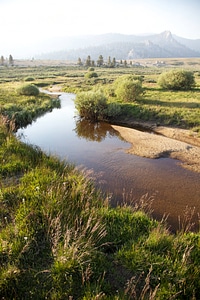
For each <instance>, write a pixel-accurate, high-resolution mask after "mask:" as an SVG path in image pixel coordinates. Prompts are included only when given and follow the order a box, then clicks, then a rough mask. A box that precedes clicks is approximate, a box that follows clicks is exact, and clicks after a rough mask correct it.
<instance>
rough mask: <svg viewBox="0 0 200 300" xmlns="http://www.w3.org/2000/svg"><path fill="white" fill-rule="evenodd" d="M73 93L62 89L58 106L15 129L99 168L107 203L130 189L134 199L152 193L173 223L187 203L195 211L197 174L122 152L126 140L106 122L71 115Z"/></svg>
mask: <svg viewBox="0 0 200 300" xmlns="http://www.w3.org/2000/svg"><path fill="white" fill-rule="evenodd" d="M73 99H74V95H73V94H65V93H63V94H62V95H61V96H60V100H61V109H54V110H53V111H52V112H51V113H47V114H46V115H44V116H43V117H41V118H38V119H37V120H36V122H34V123H33V124H32V125H30V126H28V127H27V128H22V129H20V130H18V133H17V134H18V135H20V134H23V135H21V136H22V137H23V138H24V141H25V142H29V143H31V144H34V145H37V146H39V147H40V148H41V149H42V150H43V151H45V152H47V153H48V154H49V153H50V154H55V155H57V156H58V157H60V158H61V159H66V160H67V161H70V162H72V163H75V164H76V165H82V166H84V167H86V168H87V169H89V170H90V169H92V170H93V171H94V173H95V174H101V175H102V176H101V180H97V182H96V183H97V186H98V187H100V188H101V189H102V190H103V191H104V192H105V193H108V194H112V195H113V196H112V199H111V200H112V203H113V205H115V204H116V203H120V202H122V201H124V199H125V200H126V201H127V200H128V199H130V195H131V198H133V199H134V200H138V199H140V198H141V197H142V196H143V195H144V194H148V195H149V196H150V197H152V196H153V197H154V203H153V209H154V216H156V217H160V218H161V217H162V215H163V214H164V213H166V214H170V217H169V220H170V223H171V224H177V222H178V216H179V215H181V214H182V213H183V212H184V210H185V207H186V206H187V205H188V206H191V207H194V206H195V207H196V212H200V201H199V200H200V185H199V182H200V175H199V174H196V173H193V172H191V171H188V170H186V169H183V168H182V167H180V166H179V165H178V162H177V161H176V160H172V159H168V158H162V159H157V160H153V159H149V158H141V157H139V156H135V155H131V154H127V153H126V149H128V148H129V147H130V144H129V143H127V142H125V141H124V140H123V139H121V138H120V136H119V134H118V133H117V132H116V131H115V130H114V129H113V128H112V127H111V126H110V125H109V124H107V123H101V122H100V123H92V122H89V121H86V120H83V119H82V120H81V119H79V118H78V117H77V116H76V117H75V115H76V113H75V107H74V101H73ZM124 191H125V192H124ZM127 198H128V199H127Z"/></svg>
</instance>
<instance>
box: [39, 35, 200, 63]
mask: <svg viewBox="0 0 200 300" xmlns="http://www.w3.org/2000/svg"><path fill="white" fill-rule="evenodd" d="M55 44H56V47H54V49H55V50H53V51H51V52H47V53H43V54H41V55H37V56H36V58H39V59H54V60H56V59H66V60H72V61H74V60H77V59H78V58H79V57H80V58H81V59H83V60H84V59H86V58H87V56H88V55H90V56H91V59H94V60H97V59H98V57H99V55H100V54H101V55H102V56H103V57H104V58H105V59H107V58H108V57H109V56H110V57H115V58H116V59H122V60H125V59H138V58H172V57H177V58H178V57H179V58H181V57H182V58H183V57H200V39H197V40H190V39H186V38H182V37H179V36H176V35H173V34H172V33H171V32H170V31H164V32H161V33H160V34H151V35H125V34H120V33H106V34H101V35H85V36H75V37H65V38H62V39H61V38H60V39H57V43H55V40H54V45H55ZM49 48H52V47H49ZM59 48H60V50H59Z"/></svg>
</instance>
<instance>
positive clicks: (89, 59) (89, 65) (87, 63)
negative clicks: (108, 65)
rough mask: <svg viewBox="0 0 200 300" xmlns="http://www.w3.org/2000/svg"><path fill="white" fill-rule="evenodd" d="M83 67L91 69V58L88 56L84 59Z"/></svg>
mask: <svg viewBox="0 0 200 300" xmlns="http://www.w3.org/2000/svg"><path fill="white" fill-rule="evenodd" d="M85 66H86V67H91V57H90V55H88V57H87V59H86V62H85Z"/></svg>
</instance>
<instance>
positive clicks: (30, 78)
mask: <svg viewBox="0 0 200 300" xmlns="http://www.w3.org/2000/svg"><path fill="white" fill-rule="evenodd" d="M34 80H35V78H33V77H26V78H24V81H34Z"/></svg>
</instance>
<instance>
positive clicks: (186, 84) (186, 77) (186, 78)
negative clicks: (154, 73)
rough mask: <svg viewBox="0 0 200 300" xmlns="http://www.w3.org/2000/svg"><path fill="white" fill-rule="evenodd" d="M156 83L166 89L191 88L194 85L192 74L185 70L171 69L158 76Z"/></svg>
mask: <svg viewBox="0 0 200 300" xmlns="http://www.w3.org/2000/svg"><path fill="white" fill-rule="evenodd" d="M158 84H159V85H160V86H161V87H162V88H163V89H168V90H185V91H187V90H191V89H192V87H194V85H195V79H194V74H193V73H192V72H189V71H185V70H171V71H168V72H164V73H162V74H161V75H160V76H159V79H158Z"/></svg>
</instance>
